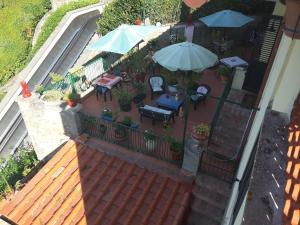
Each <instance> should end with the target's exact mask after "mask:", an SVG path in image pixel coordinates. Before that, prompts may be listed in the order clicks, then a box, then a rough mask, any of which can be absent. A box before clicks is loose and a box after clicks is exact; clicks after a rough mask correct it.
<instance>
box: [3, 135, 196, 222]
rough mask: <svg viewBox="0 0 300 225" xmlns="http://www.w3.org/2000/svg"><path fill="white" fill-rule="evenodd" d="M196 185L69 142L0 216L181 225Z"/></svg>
mask: <svg viewBox="0 0 300 225" xmlns="http://www.w3.org/2000/svg"><path fill="white" fill-rule="evenodd" d="M191 188H192V186H191V184H189V183H184V182H180V181H177V180H174V179H172V178H170V177H167V176H165V175H162V174H159V173H155V172H152V171H150V170H147V169H145V168H141V167H139V166H137V165H135V164H130V163H128V162H126V161H124V160H121V159H119V158H117V157H114V156H110V155H107V154H106V153H104V152H101V151H98V150H94V149H91V148H89V147H87V146H85V145H83V144H79V143H77V142H75V141H69V142H68V143H67V144H66V145H65V146H64V147H63V148H62V149H61V150H60V151H59V152H58V153H57V154H56V155H55V156H54V157H53V158H52V159H51V160H50V161H49V162H48V163H47V164H46V165H45V166H44V167H43V168H42V169H41V170H40V171H39V173H38V174H36V176H34V177H33V179H32V180H31V181H30V182H29V183H28V184H27V185H26V186H25V187H24V188H23V189H22V190H21V191H20V192H18V193H16V194H15V195H14V196H12V198H11V199H9V200H4V201H3V202H2V203H1V204H0V214H2V215H4V216H6V217H8V218H9V219H11V220H12V221H14V222H16V223H17V224H19V225H22V224H24V225H25V224H39V225H41V224H68V225H70V224H89V225H92V224H101V225H106V224H115V225H121V224H122V225H125V224H127V225H129V224H132V225H135V224H136V225H141V224H145V225H146V224H149V225H154V224H161V225H168V224H174V225H175V224H182V220H183V218H184V215H185V213H186V211H187V209H188V208H189V199H190V196H191Z"/></svg>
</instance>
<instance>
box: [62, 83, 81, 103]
mask: <svg viewBox="0 0 300 225" xmlns="http://www.w3.org/2000/svg"><path fill="white" fill-rule="evenodd" d="M79 99H80V95H79V94H78V93H77V92H76V90H75V88H72V91H68V92H66V93H65V96H64V100H65V101H67V104H68V106H70V107H75V106H76V105H77V102H78V100H79Z"/></svg>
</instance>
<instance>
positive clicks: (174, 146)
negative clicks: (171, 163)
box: [168, 137, 183, 161]
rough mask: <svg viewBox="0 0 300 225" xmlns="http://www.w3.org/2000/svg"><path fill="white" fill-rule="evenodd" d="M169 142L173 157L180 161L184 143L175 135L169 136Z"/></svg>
mask: <svg viewBox="0 0 300 225" xmlns="http://www.w3.org/2000/svg"><path fill="white" fill-rule="evenodd" d="M168 142H169V144H170V151H171V153H172V159H173V160H176V161H179V160H181V158H182V152H183V144H182V143H181V142H179V141H177V140H176V138H174V137H169V138H168Z"/></svg>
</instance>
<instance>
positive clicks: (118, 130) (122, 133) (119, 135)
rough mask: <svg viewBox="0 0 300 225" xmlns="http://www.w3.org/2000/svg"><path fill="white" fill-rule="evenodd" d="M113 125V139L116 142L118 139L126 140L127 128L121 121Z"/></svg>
mask: <svg viewBox="0 0 300 225" xmlns="http://www.w3.org/2000/svg"><path fill="white" fill-rule="evenodd" d="M114 127H115V130H114V137H115V140H116V141H117V142H120V141H124V140H126V138H127V133H128V132H127V129H128V128H126V127H125V126H124V125H123V124H121V123H116V124H115V125H114Z"/></svg>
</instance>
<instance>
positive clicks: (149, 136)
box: [144, 130, 157, 152]
mask: <svg viewBox="0 0 300 225" xmlns="http://www.w3.org/2000/svg"><path fill="white" fill-rule="evenodd" d="M156 139H157V137H156V135H155V134H154V133H153V132H152V131H149V130H145V131H144V140H145V145H146V149H147V150H148V151H149V152H153V151H154V150H155V148H156V145H157V140H156Z"/></svg>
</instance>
